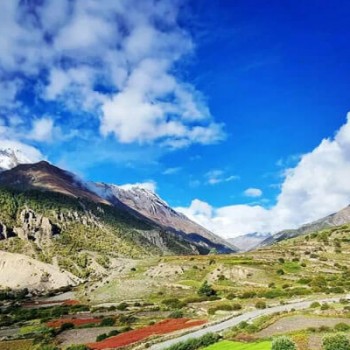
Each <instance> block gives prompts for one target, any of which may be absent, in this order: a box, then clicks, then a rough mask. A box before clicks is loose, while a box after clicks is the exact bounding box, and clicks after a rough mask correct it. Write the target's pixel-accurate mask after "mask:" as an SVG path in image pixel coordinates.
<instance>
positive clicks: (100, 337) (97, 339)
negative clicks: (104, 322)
mask: <svg viewBox="0 0 350 350" xmlns="http://www.w3.org/2000/svg"><path fill="white" fill-rule="evenodd" d="M106 338H108V335H107V334H106V333H102V334H99V335H98V336H97V337H96V341H102V340H105V339H106Z"/></svg>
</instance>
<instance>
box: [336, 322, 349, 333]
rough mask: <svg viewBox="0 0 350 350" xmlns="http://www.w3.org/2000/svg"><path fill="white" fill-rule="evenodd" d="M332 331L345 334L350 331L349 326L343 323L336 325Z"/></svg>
mask: <svg viewBox="0 0 350 350" xmlns="http://www.w3.org/2000/svg"><path fill="white" fill-rule="evenodd" d="M334 329H335V330H336V331H338V332H346V331H348V330H349V329H350V326H349V325H348V324H346V323H344V322H341V323H338V324H336V325H335V326H334Z"/></svg>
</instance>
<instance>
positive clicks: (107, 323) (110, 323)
mask: <svg viewBox="0 0 350 350" xmlns="http://www.w3.org/2000/svg"><path fill="white" fill-rule="evenodd" d="M114 325H115V319H114V318H111V317H107V318H104V319H102V321H101V322H100V326H101V327H111V326H114Z"/></svg>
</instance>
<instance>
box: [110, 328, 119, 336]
mask: <svg viewBox="0 0 350 350" xmlns="http://www.w3.org/2000/svg"><path fill="white" fill-rule="evenodd" d="M118 334H119V331H117V330H116V329H113V331H110V332H109V333H108V336H109V337H114V336H116V335H118Z"/></svg>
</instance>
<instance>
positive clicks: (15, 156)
mask: <svg viewBox="0 0 350 350" xmlns="http://www.w3.org/2000/svg"><path fill="white" fill-rule="evenodd" d="M43 159H45V157H44V156H43V154H42V153H41V152H40V151H39V150H38V149H37V148H35V147H32V146H28V145H26V144H23V143H21V142H18V141H15V140H8V139H5V138H2V137H0V168H2V169H10V168H11V167H13V166H14V165H16V164H15V163H16V161H17V162H18V163H35V162H38V161H40V160H43Z"/></svg>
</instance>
